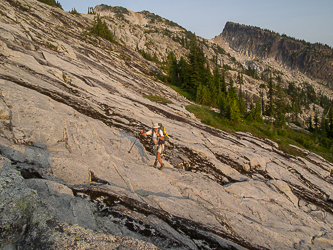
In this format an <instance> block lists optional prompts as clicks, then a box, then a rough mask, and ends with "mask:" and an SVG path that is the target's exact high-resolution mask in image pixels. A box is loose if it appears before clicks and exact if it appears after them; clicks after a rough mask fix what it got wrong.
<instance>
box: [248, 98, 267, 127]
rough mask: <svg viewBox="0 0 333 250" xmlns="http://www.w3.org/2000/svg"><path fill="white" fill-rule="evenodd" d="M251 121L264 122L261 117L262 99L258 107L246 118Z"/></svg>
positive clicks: (258, 102)
mask: <svg viewBox="0 0 333 250" xmlns="http://www.w3.org/2000/svg"><path fill="white" fill-rule="evenodd" d="M246 119H247V120H249V121H254V122H263V119H262V116H261V103H260V99H259V100H258V101H257V102H256V106H255V107H254V108H252V109H251V113H250V114H249V115H248V116H247V117H246Z"/></svg>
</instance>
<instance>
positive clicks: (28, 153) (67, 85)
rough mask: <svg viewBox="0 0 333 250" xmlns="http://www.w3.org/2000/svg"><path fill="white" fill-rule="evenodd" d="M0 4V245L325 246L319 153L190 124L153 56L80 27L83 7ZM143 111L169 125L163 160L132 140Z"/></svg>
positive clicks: (87, 22)
mask: <svg viewBox="0 0 333 250" xmlns="http://www.w3.org/2000/svg"><path fill="white" fill-rule="evenodd" d="M0 7H1V10H2V11H1V12H0V30H1V32H0V57H1V63H0V89H1V96H0V97H1V100H0V111H1V112H0V114H1V120H0V122H1V130H0V150H1V155H2V157H1V164H0V211H1V214H0V217H1V220H0V235H1V237H0V239H1V241H0V247H1V248H7V249H8V248H15V247H18V248H19V247H21V248H23V247H25V248H26V249H38V248H42V246H43V247H45V246H46V247H48V248H50V249H56V248H74V249H82V248H97V249H98V248H99V249H103V248H104V249H105V248H111V247H121V246H122V247H125V246H127V247H128V246H130V247H132V248H133V249H146V248H149V249H156V248H157V247H158V248H160V249H288V248H291V247H294V248H317V249H323V248H329V247H331V246H332V240H331V239H332V235H333V230H332V221H333V209H332V199H331V197H332V193H333V183H332V178H331V177H329V173H330V170H331V169H332V167H333V165H332V164H331V163H329V162H327V161H325V160H324V159H323V158H321V157H319V156H318V155H316V154H313V153H311V152H307V151H303V150H301V149H299V150H300V151H302V153H303V157H294V156H291V155H288V154H286V153H284V152H283V151H282V150H280V149H279V147H278V145H277V144H275V143H274V142H272V141H270V140H264V139H259V138H256V137H254V136H252V135H251V134H250V133H236V134H229V133H226V132H223V131H220V130H217V129H214V128H212V127H209V126H206V125H204V124H202V123H201V122H200V121H199V120H198V119H196V118H195V117H194V116H193V114H191V113H189V112H188V111H187V110H186V109H185V108H184V106H186V105H188V104H190V103H191V102H189V101H188V100H187V99H185V98H184V97H182V96H180V95H179V94H178V93H176V92H175V91H173V90H172V89H171V88H169V87H168V86H166V85H164V84H163V83H162V82H160V81H156V80H155V76H154V70H153V69H155V70H156V69H157V68H158V65H156V64H155V63H152V62H150V61H147V60H145V59H144V58H142V56H141V54H140V53H138V51H135V48H132V47H131V46H124V45H123V44H117V43H112V42H110V41H107V40H105V39H102V38H100V37H96V36H94V35H91V34H90V33H89V28H87V27H91V26H92V25H93V19H94V15H82V16H76V15H71V14H69V13H67V12H64V11H62V10H60V9H57V8H53V7H50V6H47V5H44V4H42V3H39V2H38V1H35V0H16V1H13V0H5V1H1V2H0ZM133 15H134V14H133ZM139 19H140V18H139ZM106 20H107V19H106ZM117 20H118V19H114V20H111V19H110V20H109V22H110V23H114V25H116V24H118V25H119V27H118V30H119V31H118V32H119V34H125V33H127V32H128V27H127V26H124V27H123V28H124V30H122V29H121V27H120V24H121V25H123V21H119V23H118V21H117ZM142 23H144V21H143V19H142ZM110 27H114V26H110ZM177 29H178V28H177ZM111 30H113V29H111ZM138 30H139V28H138ZM140 30H141V28H140ZM132 31H133V30H132ZM115 33H116V37H117V31H116V32H115ZM128 34H129V33H128ZM132 34H133V33H132V32H131V36H132V37H133V40H134V39H135V36H133V35H132ZM140 34H141V32H140ZM140 34H138V36H140ZM146 34H149V33H146ZM131 36H129V37H131ZM124 37H125V35H124ZM150 38H151V39H155V38H154V37H153V36H150ZM142 39H143V38H142ZM171 40H172V39H171ZM138 41H139V38H138ZM143 41H144V42H145V44H146V43H147V40H144V39H143ZM134 44H135V46H134V47H136V44H137V43H136V42H134V43H133V45H134ZM170 44H171V42H170ZM168 46H169V47H167V48H169V49H172V46H173V45H168ZM146 47H147V46H146ZM153 47H154V46H153ZM156 48H158V46H157V45H156ZM179 50H181V49H179ZM179 55H180V54H179ZM161 58H162V56H161ZM150 94H151V95H158V96H161V97H164V98H166V99H168V100H170V101H172V103H167V104H162V103H156V102H152V101H150V100H148V99H147V98H145V97H144V96H145V95H150ZM153 122H162V123H163V124H164V125H165V127H166V128H167V131H168V134H169V135H170V137H171V141H170V147H169V149H168V150H166V152H165V155H164V156H163V161H164V162H165V164H166V168H165V169H164V170H163V171H159V170H157V169H155V168H153V167H152V164H153V162H154V155H153V153H152V148H151V145H150V138H147V137H139V139H138V140H137V141H136V138H137V137H138V133H139V131H140V130H141V129H142V130H145V131H146V130H149V129H151V126H152V123H153ZM133 143H135V144H134V146H133V149H132V151H131V152H130V153H129V152H128V151H129V149H130V148H131V146H132V145H133ZM129 240H130V241H131V243H130V244H127V243H126V242H128V241H129ZM116 242H118V243H117V244H118V245H112V244H116ZM62 244H63V245H62ZM155 246H156V247H155Z"/></svg>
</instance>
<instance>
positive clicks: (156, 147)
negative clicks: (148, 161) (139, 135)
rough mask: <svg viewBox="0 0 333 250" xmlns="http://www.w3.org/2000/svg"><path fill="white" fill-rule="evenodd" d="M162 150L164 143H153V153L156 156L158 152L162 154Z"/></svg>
mask: <svg viewBox="0 0 333 250" xmlns="http://www.w3.org/2000/svg"><path fill="white" fill-rule="evenodd" d="M163 151H164V144H160V145H155V146H154V154H155V155H156V156H157V153H158V152H160V154H162V152H163Z"/></svg>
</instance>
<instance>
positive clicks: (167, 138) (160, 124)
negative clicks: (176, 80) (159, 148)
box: [151, 123, 170, 144]
mask: <svg viewBox="0 0 333 250" xmlns="http://www.w3.org/2000/svg"><path fill="white" fill-rule="evenodd" d="M158 126H159V129H158V133H159V132H160V130H162V132H163V135H164V141H162V140H159V141H158V144H164V142H166V141H169V140H170V137H169V136H168V134H167V132H166V131H165V127H164V126H163V124H162V123H159V124H158ZM153 134H154V129H153V128H152V134H151V141H152V142H153Z"/></svg>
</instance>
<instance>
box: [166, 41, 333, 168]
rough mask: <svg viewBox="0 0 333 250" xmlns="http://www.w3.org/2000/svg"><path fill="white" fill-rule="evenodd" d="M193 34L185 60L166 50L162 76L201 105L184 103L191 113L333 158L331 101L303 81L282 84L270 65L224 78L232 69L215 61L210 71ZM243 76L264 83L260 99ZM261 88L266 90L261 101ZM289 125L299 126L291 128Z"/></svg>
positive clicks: (214, 123)
mask: <svg viewBox="0 0 333 250" xmlns="http://www.w3.org/2000/svg"><path fill="white" fill-rule="evenodd" d="M192 38H193V39H192V40H191V41H190V43H189V54H188V55H187V56H186V58H184V57H181V58H180V59H179V60H177V59H176V57H175V55H174V53H173V52H170V53H169V55H168V58H167V61H166V62H165V63H164V69H165V71H166V72H167V76H166V77H163V78H160V79H161V80H163V81H164V82H165V83H167V84H169V85H170V86H171V87H173V88H174V89H175V90H176V91H178V92H179V93H181V94H183V95H184V96H185V97H187V98H188V99H190V100H192V101H194V102H196V103H197V104H200V106H196V105H193V106H192V105H191V106H189V107H187V108H188V110H189V111H191V112H193V113H195V114H196V115H197V117H198V118H200V119H201V120H202V122H204V123H206V124H208V125H211V126H214V127H217V128H220V129H223V130H227V131H228V132H236V131H244V132H251V133H252V134H253V135H255V136H258V137H261V138H269V139H271V140H273V141H276V142H277V143H278V144H279V145H280V148H282V149H283V150H285V151H286V152H288V153H290V154H294V155H295V154H296V155H297V154H301V153H300V152H299V151H297V150H295V149H294V148H293V147H291V146H290V145H289V144H293V145H296V146H298V147H301V148H304V149H307V150H311V151H314V152H316V153H318V154H319V155H322V156H323V157H325V158H326V159H328V160H330V161H331V162H332V161H333V108H332V106H333V101H332V100H330V99H329V98H328V97H327V96H325V95H322V94H318V93H316V92H315V90H314V88H313V87H312V86H311V85H310V84H308V83H306V82H305V83H303V86H298V87H297V86H296V84H295V83H293V82H289V83H283V82H282V77H281V75H279V74H277V73H276V72H272V71H271V70H269V69H268V70H266V71H265V72H264V73H263V74H262V75H261V76H260V77H259V76H258V74H257V72H256V71H255V70H254V69H251V67H248V68H247V69H243V70H237V71H238V75H237V78H236V79H233V78H232V77H227V72H228V70H230V69H231V67H230V66H228V65H218V64H217V63H215V64H214V65H215V68H214V70H212V71H211V67H210V64H209V61H208V60H207V58H206V57H205V55H204V52H203V49H202V46H201V45H202V44H200V42H198V41H197V40H196V37H195V36H193V37H192ZM244 74H245V75H248V76H250V77H252V78H254V79H261V80H263V81H264V82H265V84H261V85H260V88H261V89H262V91H261V93H260V94H261V98H260V99H258V100H250V98H249V97H248V96H247V93H246V92H244V91H243V90H242V85H243V84H244V80H243V79H244ZM264 92H266V93H267V98H265V99H264ZM319 107H321V108H322V109H323V112H322V115H320V113H319V111H318V108H319ZM212 108H215V109H213V110H219V112H217V111H213V110H212ZM304 109H308V110H309V109H312V110H313V111H314V114H315V115H314V116H311V117H309V119H308V121H306V124H305V125H304V124H303V125H302V124H300V123H299V122H298V120H297V116H298V115H299V114H301V113H302V112H303V111H304ZM264 118H265V119H264ZM289 124H295V125H297V126H298V127H296V129H295V128H291V127H290V126H289ZM294 127H295V126H294Z"/></svg>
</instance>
